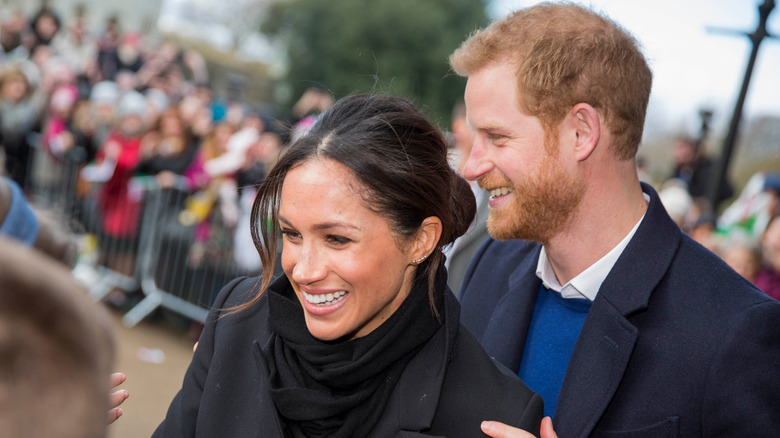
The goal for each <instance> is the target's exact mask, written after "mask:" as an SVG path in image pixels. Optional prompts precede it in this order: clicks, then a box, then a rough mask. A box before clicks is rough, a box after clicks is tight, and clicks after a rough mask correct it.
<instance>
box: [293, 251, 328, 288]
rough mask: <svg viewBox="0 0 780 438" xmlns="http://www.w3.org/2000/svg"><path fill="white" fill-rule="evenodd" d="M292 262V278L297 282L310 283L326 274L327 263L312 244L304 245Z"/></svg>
mask: <svg viewBox="0 0 780 438" xmlns="http://www.w3.org/2000/svg"><path fill="white" fill-rule="evenodd" d="M294 263H295V266H294V267H293V270H292V277H293V278H292V279H293V281H295V282H296V283H298V284H311V283H314V282H317V281H319V280H322V279H323V278H325V277H326V276H327V272H328V269H327V264H326V263H325V262H324V259H323V257H322V256H321V254H320V252H319V251H318V250H317V248H315V247H314V245H304V246H303V248H301V250H300V251H299V252H298V254H297V259H296V260H295V261H294Z"/></svg>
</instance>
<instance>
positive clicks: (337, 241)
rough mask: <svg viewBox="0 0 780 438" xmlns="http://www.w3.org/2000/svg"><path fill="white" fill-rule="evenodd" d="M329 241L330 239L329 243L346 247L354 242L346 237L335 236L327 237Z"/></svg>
mask: <svg viewBox="0 0 780 438" xmlns="http://www.w3.org/2000/svg"><path fill="white" fill-rule="evenodd" d="M327 239H328V241H329V242H331V243H334V244H336V245H346V244H347V243H349V242H352V240H351V239H349V238H346V237H344V236H333V235H330V236H328V237H327Z"/></svg>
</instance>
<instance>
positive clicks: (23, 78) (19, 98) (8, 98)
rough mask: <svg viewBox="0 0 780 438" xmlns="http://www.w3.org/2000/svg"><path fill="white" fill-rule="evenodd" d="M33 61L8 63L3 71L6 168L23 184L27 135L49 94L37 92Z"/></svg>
mask: <svg viewBox="0 0 780 438" xmlns="http://www.w3.org/2000/svg"><path fill="white" fill-rule="evenodd" d="M31 70H34V71H35V72H37V68H35V66H34V65H32V63H29V62H27V63H25V64H18V65H16V64H15V65H11V66H6V68H4V69H3V70H2V72H0V136H2V148H3V151H4V152H5V171H6V173H7V174H8V175H9V176H10V177H11V178H12V179H13V180H14V181H16V182H17V183H18V184H19V185H21V186H22V187H25V186H26V184H27V170H28V161H29V159H30V146H29V144H28V143H27V136H28V134H29V133H30V132H32V131H33V129H34V128H35V126H36V124H37V123H38V118H39V115H40V113H41V110H42V109H43V106H44V105H45V101H46V97H45V96H44V95H43V93H41V92H36V90H35V88H34V87H33V84H32V83H31V81H30V78H29V76H28V73H27V72H30V71H31Z"/></svg>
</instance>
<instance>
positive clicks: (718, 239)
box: [640, 137, 780, 300]
mask: <svg viewBox="0 0 780 438" xmlns="http://www.w3.org/2000/svg"><path fill="white" fill-rule="evenodd" d="M672 155H673V158H674V168H673V171H672V174H671V175H669V178H668V179H666V180H665V181H664V182H663V183H662V184H660V190H659V196H660V197H661V201H662V202H663V204H664V207H665V208H666V210H667V211H668V212H669V215H670V216H671V217H672V219H674V220H675V221H676V222H677V224H678V225H679V226H680V228H681V229H682V230H683V231H684V232H686V233H687V234H688V235H690V236H691V237H692V238H693V239H694V240H696V241H697V242H699V243H700V244H702V245H703V246H704V247H706V248H707V249H709V250H710V251H712V252H714V253H715V254H717V255H719V256H720V257H721V258H722V259H723V260H724V261H725V262H726V263H727V264H728V265H729V266H731V268H733V269H734V270H735V271H737V272H738V273H739V274H740V275H742V276H743V277H745V278H746V279H747V280H749V281H750V282H752V283H753V284H754V285H756V286H757V287H758V288H759V289H761V290H762V291H764V292H765V293H766V294H767V295H769V296H771V297H772V298H774V299H776V300H780V174H776V173H772V172H767V171H759V172H757V173H755V174H754V175H753V176H752V177H751V178H750V180H749V181H748V182H747V184H745V186H744V188H742V190H741V192H740V193H738V194H735V193H734V189H733V188H732V185H731V183H730V182H729V181H724V182H723V184H722V185H721V187H720V191H719V193H718V196H717V197H716V199H717V203H716V205H715V206H714V207H713V203H712V198H711V197H710V196H709V195H711V185H712V181H713V180H714V172H715V170H714V167H715V163H714V161H713V160H712V159H711V158H710V157H708V156H707V155H706V152H705V151H704V147H703V145H702V142H701V140H699V139H695V138H689V137H680V138H678V139H677V140H676V142H675V145H674V149H673V154H672ZM640 170H641V169H640ZM640 175H642V172H640ZM649 179H650V178H649V177H647V180H648V182H650V181H649Z"/></svg>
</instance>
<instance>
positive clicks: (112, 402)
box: [108, 373, 130, 424]
mask: <svg viewBox="0 0 780 438" xmlns="http://www.w3.org/2000/svg"><path fill="white" fill-rule="evenodd" d="M125 380H127V377H125V375H124V374H122V373H114V374H111V387H112V388H116V387H117V386H119V385H121V384H123V383H124V382H125ZM129 396H130V393H129V392H127V390H125V389H120V390H119V391H116V392H114V393H113V394H109V396H108V408H109V410H108V424H111V423H113V422H114V421H116V419H117V418H119V417H121V416H122V409H119V405H121V404H122V403H123V402H124V401H125V400H127V397H129Z"/></svg>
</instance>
